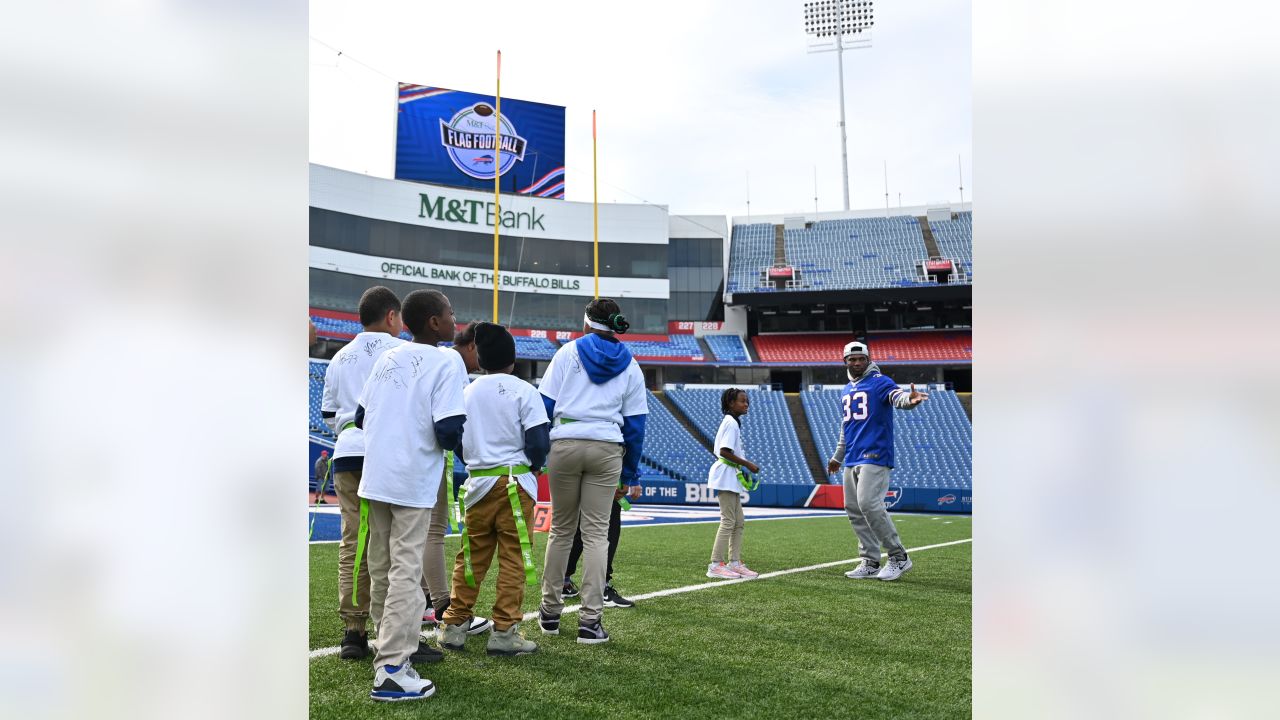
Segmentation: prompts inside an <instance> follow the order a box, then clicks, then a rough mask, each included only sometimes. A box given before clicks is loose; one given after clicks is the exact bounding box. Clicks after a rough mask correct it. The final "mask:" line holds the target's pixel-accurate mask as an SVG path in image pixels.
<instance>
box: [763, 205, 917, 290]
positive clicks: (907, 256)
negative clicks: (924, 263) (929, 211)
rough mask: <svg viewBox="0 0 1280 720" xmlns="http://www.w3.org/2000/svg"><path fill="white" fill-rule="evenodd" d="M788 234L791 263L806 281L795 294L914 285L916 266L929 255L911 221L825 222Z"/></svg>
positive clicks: (848, 220)
mask: <svg viewBox="0 0 1280 720" xmlns="http://www.w3.org/2000/svg"><path fill="white" fill-rule="evenodd" d="M786 234H787V262H789V263H790V264H791V265H792V266H793V267H795V268H797V269H799V270H800V273H801V279H802V280H803V283H802V287H800V288H793V289H796V290H843V289H850V288H884V287H900V286H909V285H915V284H917V273H916V262H917V261H918V260H922V259H924V258H925V257H927V256H928V250H927V249H925V246H924V235H923V234H922V233H921V232H920V223H919V221H918V220H917V219H916V218H914V217H911V216H899V217H889V218H849V219H845V220H825V221H821V222H816V223H814V224H813V226H812V227H810V228H806V229H803V230H787V231H786Z"/></svg>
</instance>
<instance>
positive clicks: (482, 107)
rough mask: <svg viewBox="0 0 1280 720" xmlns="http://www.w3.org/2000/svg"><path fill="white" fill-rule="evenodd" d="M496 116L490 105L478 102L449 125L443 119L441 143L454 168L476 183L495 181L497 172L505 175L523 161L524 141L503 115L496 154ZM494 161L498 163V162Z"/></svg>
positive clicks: (464, 110)
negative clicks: (498, 148) (499, 141)
mask: <svg viewBox="0 0 1280 720" xmlns="http://www.w3.org/2000/svg"><path fill="white" fill-rule="evenodd" d="M496 115H497V113H495V112H494V110H493V107H492V106H490V105H489V104H488V103H483V102H479V103H476V104H475V105H471V106H469V107H465V108H463V109H461V110H459V111H458V112H457V113H456V114H455V115H454V116H453V118H452V119H450V120H449V122H445V121H444V120H443V119H441V120H440V144H441V145H443V146H444V149H445V150H446V151H447V152H448V153H449V159H450V160H452V161H453V164H454V166H455V167H457V168H458V169H459V170H461V171H462V172H464V173H466V174H467V175H470V176H471V177H473V178H476V179H477V180H492V179H493V177H494V173H495V172H497V174H498V175H505V174H506V173H507V171H508V170H510V169H511V168H513V167H515V164H516V163H517V162H520V161H521V160H524V149H525V145H526V142H525V139H524V138H522V137H520V135H519V134H518V133H517V132H516V128H515V126H514V125H512V124H511V120H510V119H509V118H508V117H507V116H505V115H504V116H502V126H501V129H502V149H501V152H495V148H494V146H493V137H494V135H493V128H494V120H495V117H496ZM495 159H496V161H497V162H495Z"/></svg>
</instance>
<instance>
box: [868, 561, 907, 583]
mask: <svg viewBox="0 0 1280 720" xmlns="http://www.w3.org/2000/svg"><path fill="white" fill-rule="evenodd" d="M910 569H911V558H906V559H905V560H893V559H890V560H889V562H887V563H885V564H884V567H882V568H880V573H879V574H878V575H876V577H878V578H880V579H881V580H897V579H898V578H900V577H902V573H904V572H906V571H908V570H910Z"/></svg>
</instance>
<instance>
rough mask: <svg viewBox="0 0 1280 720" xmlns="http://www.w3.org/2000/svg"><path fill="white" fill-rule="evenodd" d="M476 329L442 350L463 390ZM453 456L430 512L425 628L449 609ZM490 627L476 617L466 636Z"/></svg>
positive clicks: (473, 362) (473, 368)
mask: <svg viewBox="0 0 1280 720" xmlns="http://www.w3.org/2000/svg"><path fill="white" fill-rule="evenodd" d="M475 328H476V323H471V324H470V325H468V326H467V327H466V328H465V329H463V330H461V331H459V332H458V333H457V334H456V335H455V336H454V338H453V346H452V347H442V348H440V352H442V353H444V355H445V356H446V357H448V358H449V360H450V361H451V362H453V363H454V364H455V365H458V366H460V367H461V368H462V376H463V386H464V387H465V386H466V383H467V380H466V377H467V375H468V374H470V373H473V372H477V371H478V370H480V364H479V361H478V360H477V358H476V330H475ZM452 455H453V453H452V452H451V451H446V452H445V471H444V476H443V479H442V481H441V482H440V491H439V493H438V494H437V495H436V507H437V508H441V510H440V511H439V512H432V513H431V526H430V527H429V528H427V548H426V551H425V552H424V553H423V557H422V592H423V593H424V594H425V595H426V596H427V611H426V612H425V613H423V615H422V623H423V624H424V625H434V624H435V623H436V621H437V620H438V619H439V618H442V617H444V611H445V609H446V608H448V607H449V578H448V577H447V575H446V566H445V557H444V536H445V530H446V529H447V528H448V524H449V513H451V512H453V508H452V507H450V506H449V494H448V491H449V489H450V487H451V485H452V484H453V472H452V466H453V465H454V463H451V462H450V459H451V457H452ZM491 627H493V623H492V622H490V621H489V620H487V619H485V618H482V617H475V616H473V617H472V618H471V625H470V627H469V628H468V629H467V634H468V635H479V634H480V633H483V632H485V631H486V630H488V629H489V628H491Z"/></svg>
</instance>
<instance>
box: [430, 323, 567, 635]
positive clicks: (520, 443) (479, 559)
mask: <svg viewBox="0 0 1280 720" xmlns="http://www.w3.org/2000/svg"><path fill="white" fill-rule="evenodd" d="M475 344H476V350H477V353H478V355H479V363H480V367H481V368H482V369H483V370H484V372H485V374H484V375H482V376H481V377H479V378H476V379H475V380H474V381H473V382H472V383H471V384H470V385H469V386H468V387H467V389H466V390H465V391H464V392H463V397H464V398H465V402H466V409H467V429H466V432H465V433H463V436H462V457H463V459H464V460H465V461H466V463H467V483H466V485H464V486H463V493H462V494H461V498H462V503H463V504H464V505H465V506H466V529H465V530H464V531H463V540H462V552H459V553H458V557H457V560H456V561H455V562H454V568H453V587H452V589H451V590H450V593H449V604H448V607H447V609H446V610H445V612H444V615H443V617H442V618H441V622H442V623H443V625H442V632H441V643H440V644H441V645H443V646H444V647H445V648H447V649H449V650H461V649H462V648H463V647H464V646H465V644H466V640H467V635H468V634H469V633H468V630H467V628H468V627H469V626H470V623H471V620H472V617H473V614H472V611H473V609H474V608H475V603H476V598H477V596H478V595H479V593H480V584H481V583H483V582H484V578H485V574H486V573H487V572H488V571H489V567H490V563H491V562H492V561H493V558H494V554H495V552H496V554H497V557H498V587H497V597H496V598H495V599H494V603H493V632H492V634H491V635H490V636H489V644H488V647H487V648H486V650H487V652H488V654H489V655H502V656H508V657H510V656H516V655H527V654H529V653H532V652H535V651H537V649H538V646H537V645H536V644H534V643H532V642H530V641H528V640H525V639H524V637H523V636H521V634H520V621H521V620H522V619H523V613H522V612H521V605H522V604H523V602H524V589H525V582H526V580H527V581H528V582H529V583H533V582H534V579H535V574H534V568H533V543H532V538H531V533H532V525H533V509H534V499H535V498H536V497H537V494H538V481H537V472H538V471H539V470H540V469H541V468H542V467H543V466H544V465H545V464H546V459H547V451H548V450H550V448H551V437H550V428H551V425H550V423H549V421H548V419H547V410H546V407H545V406H544V405H543V403H542V396H541V395H540V394H539V393H538V390H537V389H536V388H534V387H533V386H532V385H530V384H529V383H527V382H525V381H523V380H521V379H520V378H518V377H516V376H514V375H512V374H511V371H512V370H514V369H515V362H516V342H515V339H514V338H512V337H511V333H510V332H508V331H507V329H506V328H505V327H503V326H501V325H496V324H494V323H487V322H482V323H477V324H476V326H475Z"/></svg>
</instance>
